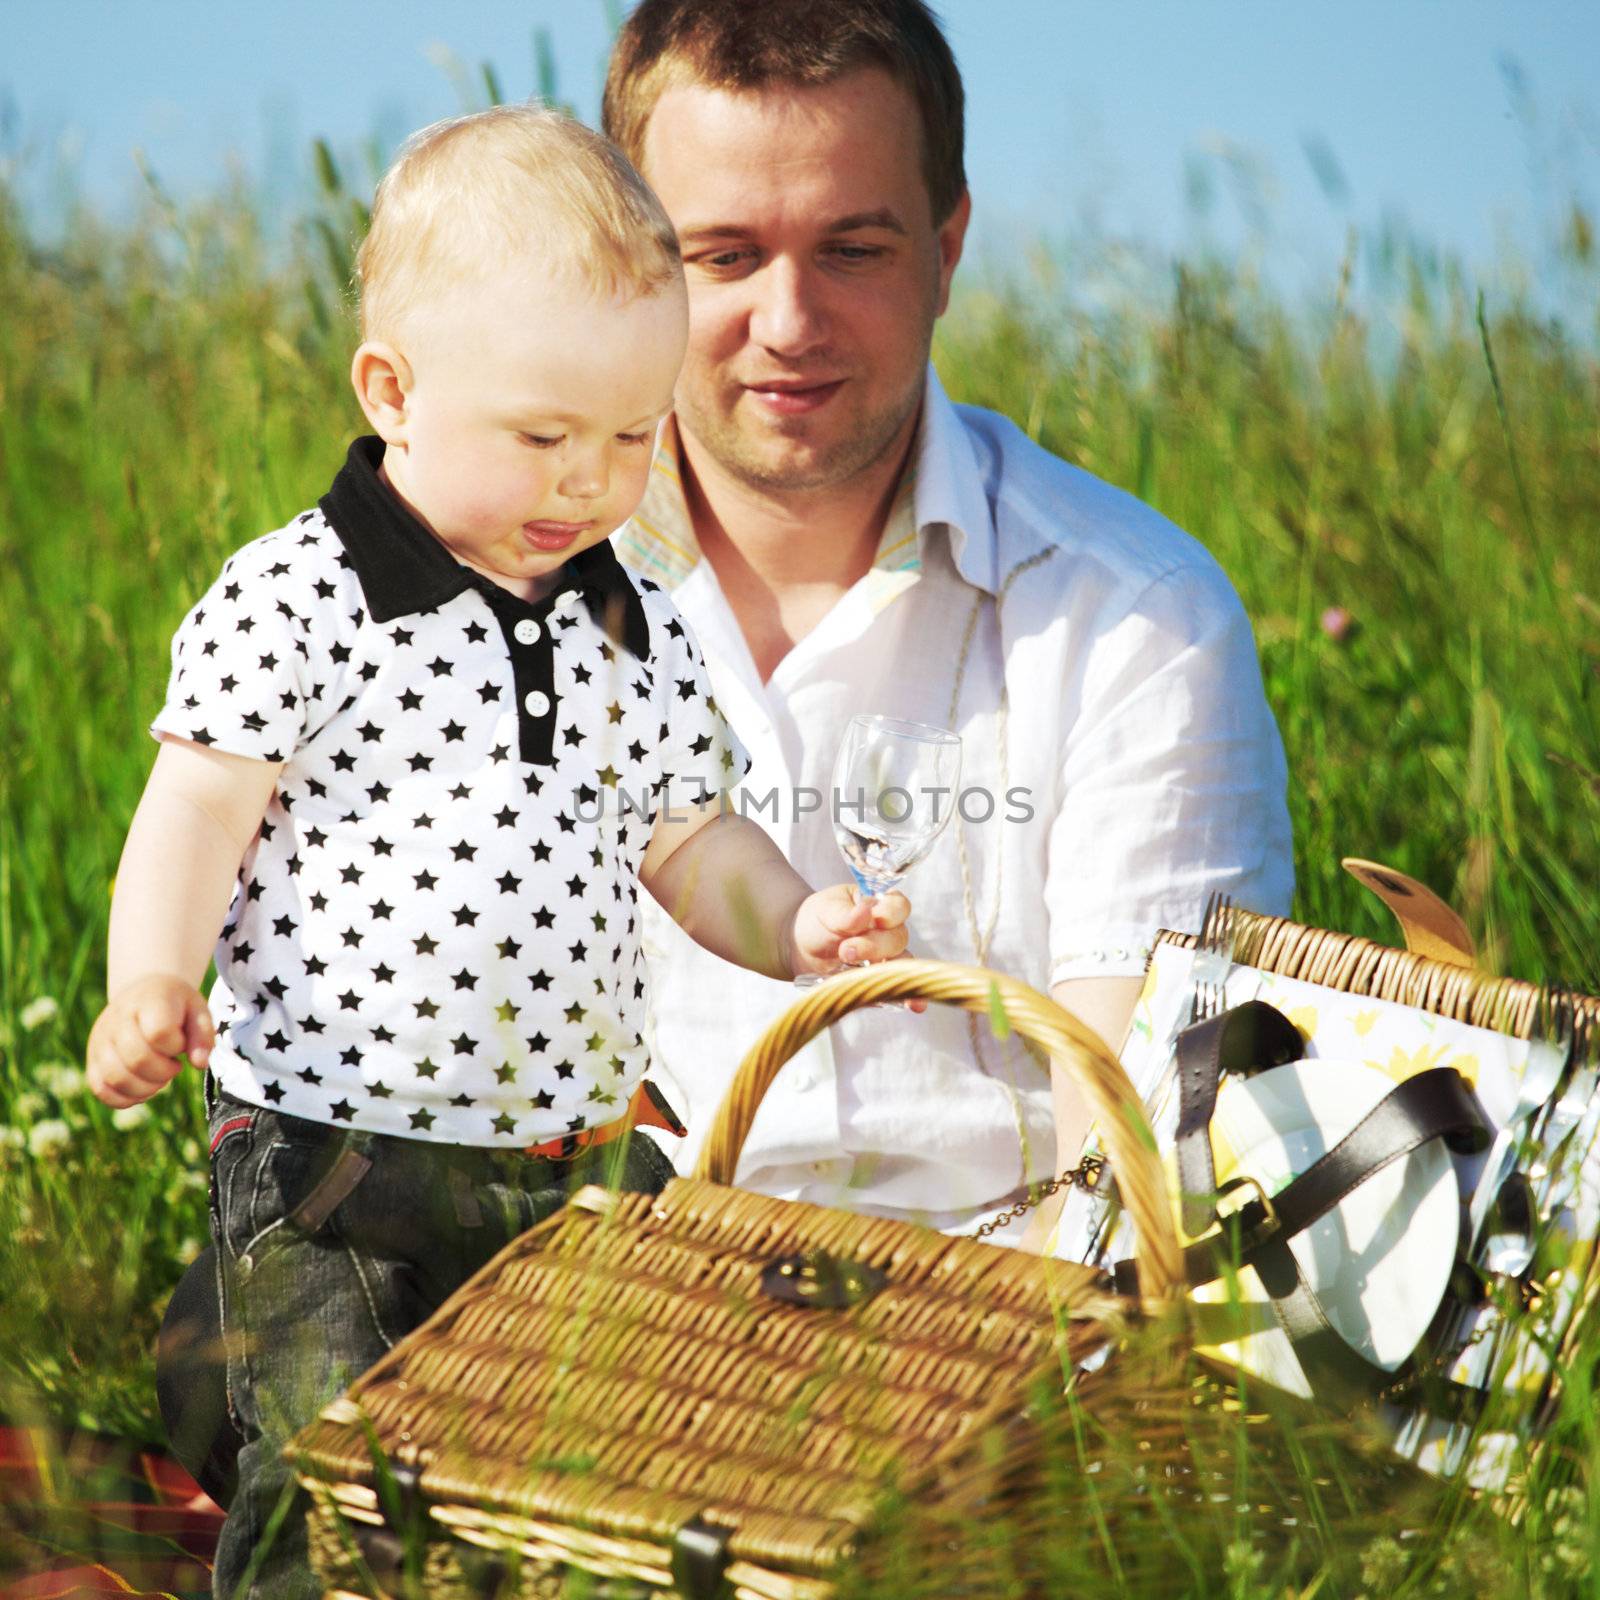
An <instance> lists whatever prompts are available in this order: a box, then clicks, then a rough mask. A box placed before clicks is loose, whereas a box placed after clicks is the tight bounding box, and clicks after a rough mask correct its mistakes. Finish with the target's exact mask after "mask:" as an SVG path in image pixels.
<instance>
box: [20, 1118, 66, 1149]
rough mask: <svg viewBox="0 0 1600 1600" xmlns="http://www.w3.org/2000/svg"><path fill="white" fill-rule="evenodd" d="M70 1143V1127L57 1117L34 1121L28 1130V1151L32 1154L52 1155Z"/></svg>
mask: <svg viewBox="0 0 1600 1600" xmlns="http://www.w3.org/2000/svg"><path fill="white" fill-rule="evenodd" d="M71 1143H72V1129H71V1128H69V1127H68V1126H67V1125H66V1123H64V1122H63V1121H61V1119H60V1118H59V1117H50V1118H47V1119H46V1120H45V1121H44V1122H36V1123H34V1125H33V1126H32V1127H31V1128H30V1129H29V1130H28V1151H29V1153H30V1154H31V1155H34V1156H39V1157H48V1156H53V1155H55V1154H57V1153H58V1152H59V1151H62V1150H64V1149H66V1147H67V1146H68V1145H69V1144H71Z"/></svg>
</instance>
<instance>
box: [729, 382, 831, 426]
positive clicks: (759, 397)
mask: <svg viewBox="0 0 1600 1600" xmlns="http://www.w3.org/2000/svg"><path fill="white" fill-rule="evenodd" d="M844 382H845V380H844V379H843V378H833V379H831V380H829V381H827V382H822V383H819V382H817V381H815V380H814V379H806V378H773V379H769V380H767V381H765V382H762V381H757V382H755V383H747V384H745V386H744V388H745V392H746V393H747V394H750V395H752V396H753V397H754V398H755V399H756V401H757V402H758V403H759V404H760V405H761V406H762V407H763V408H764V409H766V410H767V411H768V412H770V413H771V414H772V415H774V416H779V417H798V416H804V415H805V414H806V413H807V412H810V411H817V410H820V409H821V407H823V406H825V405H826V404H827V403H828V402H829V401H830V400H831V399H832V398H833V397H834V396H835V395H836V394H837V393H838V392H839V391H840V389H842V388H843V387H844Z"/></svg>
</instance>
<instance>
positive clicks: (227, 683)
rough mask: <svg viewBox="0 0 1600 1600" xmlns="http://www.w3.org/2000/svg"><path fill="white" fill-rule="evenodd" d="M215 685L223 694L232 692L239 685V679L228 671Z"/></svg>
mask: <svg viewBox="0 0 1600 1600" xmlns="http://www.w3.org/2000/svg"><path fill="white" fill-rule="evenodd" d="M217 687H218V688H219V689H221V690H222V692H223V693H224V694H232V693H233V691H234V690H235V689H237V688H238V687H239V680H238V679H237V678H236V677H234V675H233V674H232V673H231V672H230V673H229V674H228V676H227V677H226V678H224V679H223V680H222V682H221V683H219V684H218V685H217Z"/></svg>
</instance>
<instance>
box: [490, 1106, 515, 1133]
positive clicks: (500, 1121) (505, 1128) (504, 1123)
mask: <svg viewBox="0 0 1600 1600" xmlns="http://www.w3.org/2000/svg"><path fill="white" fill-rule="evenodd" d="M514 1127H516V1123H515V1122H513V1121H512V1119H511V1118H510V1117H509V1116H508V1115H507V1114H506V1113H505V1112H504V1111H502V1112H501V1113H500V1115H499V1116H498V1117H496V1118H495V1119H494V1131H495V1132H496V1133H510V1132H511V1130H512V1129H513V1128H514Z"/></svg>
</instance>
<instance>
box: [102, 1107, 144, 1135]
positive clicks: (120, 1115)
mask: <svg viewBox="0 0 1600 1600" xmlns="http://www.w3.org/2000/svg"><path fill="white" fill-rule="evenodd" d="M149 1120H150V1102H149V1101H148V1100H141V1101H139V1102H138V1104H137V1105H131V1106H119V1107H118V1108H117V1109H116V1110H115V1111H113V1112H112V1113H111V1126H112V1127H113V1128H120V1129H121V1130H122V1131H123V1132H124V1133H126V1132H127V1131H128V1129H129V1128H139V1127H143V1126H144V1124H145V1123H147V1122H148V1121H149Z"/></svg>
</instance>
